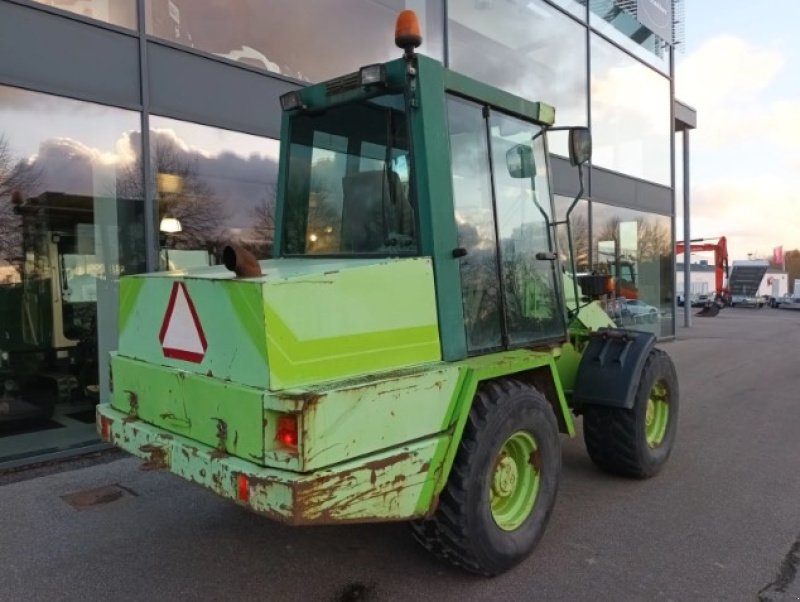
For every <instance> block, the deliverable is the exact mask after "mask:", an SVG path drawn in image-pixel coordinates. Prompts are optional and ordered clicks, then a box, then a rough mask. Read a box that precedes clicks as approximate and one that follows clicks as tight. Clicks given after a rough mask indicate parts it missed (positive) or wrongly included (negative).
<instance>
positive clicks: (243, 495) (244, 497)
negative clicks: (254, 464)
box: [236, 474, 250, 502]
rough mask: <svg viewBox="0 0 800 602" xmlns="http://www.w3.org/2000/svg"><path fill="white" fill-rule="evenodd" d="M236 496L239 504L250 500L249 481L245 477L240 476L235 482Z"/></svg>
mask: <svg viewBox="0 0 800 602" xmlns="http://www.w3.org/2000/svg"><path fill="white" fill-rule="evenodd" d="M236 485H237V487H236V494H237V496H238V497H239V501H240V502H247V501H249V500H250V481H249V480H248V478H247V475H243V474H240V475H239V478H238V479H237V482H236Z"/></svg>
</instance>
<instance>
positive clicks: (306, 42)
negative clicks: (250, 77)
mask: <svg viewBox="0 0 800 602" xmlns="http://www.w3.org/2000/svg"><path fill="white" fill-rule="evenodd" d="M146 7H147V12H146V14H147V33H149V34H151V35H154V36H156V37H159V38H162V39H165V40H168V41H170V42H175V43H178V44H183V45H186V46H190V47H192V48H197V49H198V50H203V51H205V52H210V53H212V54H216V55H217V56H220V57H224V58H227V59H231V60H234V61H238V62H241V63H244V64H246V65H249V66H251V67H256V68H258V69H265V70H267V71H271V72H273V73H280V74H282V75H286V76H288V77H292V78H295V79H299V80H303V81H311V82H316V81H322V80H325V79H328V78H331V77H335V76H339V75H343V74H345V73H350V72H353V71H355V70H357V69H358V68H359V67H360V66H362V65H368V64H370V63H375V62H384V61H387V60H389V59H394V58H399V57H400V56H401V54H402V51H400V50H399V49H398V48H397V47H396V46H395V44H394V25H395V20H396V18H397V15H398V14H399V13H400V11H402V10H404V9H406V8H409V9H413V10H415V11H416V12H417V15H418V17H419V19H420V25H421V27H422V36H423V44H422V47H421V48H420V51H421V52H423V53H424V54H426V55H428V56H433V57H435V58H441V57H442V32H443V30H444V28H443V26H442V19H443V17H442V15H443V12H444V9H443V7H442V0H337V1H336V2H317V1H315V0H293V1H292V2H286V1H285V0H237V1H236V2H230V1H229V0H147V2H146Z"/></svg>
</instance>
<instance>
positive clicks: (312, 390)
mask: <svg viewBox="0 0 800 602" xmlns="http://www.w3.org/2000/svg"><path fill="white" fill-rule="evenodd" d="M408 18H409V17H408V15H407V14H405V13H403V14H401V19H400V22H399V25H400V26H399V27H398V45H399V46H400V47H401V48H404V49H405V53H404V55H403V56H402V57H401V58H399V59H397V60H394V61H390V62H387V63H385V64H375V65H368V66H365V67H362V68H361V69H360V70H359V71H358V72H356V73H352V74H348V75H345V76H342V77H339V78H336V79H333V80H330V81H326V82H323V83H320V84H316V85H312V86H309V87H307V88H304V89H301V90H298V91H295V92H291V93H288V94H286V95H284V96H283V97H282V98H281V105H282V110H283V122H282V132H281V156H280V170H279V181H278V196H277V210H276V216H275V219H276V240H275V247H274V248H275V258H274V259H270V260H265V261H256V260H255V259H254V258H253V257H252V256H250V255H249V254H247V253H246V252H244V251H243V250H242V249H241V248H240V247H238V246H237V245H235V244H232V245H231V246H230V247H228V248H227V249H226V250H225V253H224V257H223V259H224V263H225V267H223V266H219V267H213V268H203V269H197V270H188V271H172V272H169V273H156V274H146V275H140V276H132V277H127V278H123V279H122V284H121V292H120V316H119V325H120V332H119V348H118V351H117V352H115V353H114V354H113V357H112V373H113V394H112V401H111V403H110V404H107V405H106V404H101V405H100V406H98V410H97V426H98V429H99V431H100V433H101V435H102V438H103V439H104V440H105V441H109V442H111V443H113V444H114V445H117V446H119V447H121V448H123V449H125V450H127V451H129V452H130V453H132V454H134V455H136V456H139V457H141V458H143V459H144V460H145V462H146V464H147V466H149V467H151V468H164V469H167V470H169V471H170V472H172V473H174V474H176V475H178V476H181V477H183V478H184V479H187V480H189V481H192V482H195V483H197V484H199V485H202V486H204V487H206V488H208V489H211V490H212V491H214V492H216V493H218V494H219V495H221V496H224V497H226V498H229V499H230V500H232V501H234V502H235V503H237V504H240V505H242V506H245V507H247V508H249V509H250V510H252V511H254V512H257V513H260V514H263V515H265V516H267V517H269V518H272V519H274V520H277V521H281V522H284V523H288V524H292V525H309V524H331V523H347V522H367V521H370V522H372V521H408V522H409V523H410V524H411V526H412V531H413V533H414V536H415V537H416V538H417V539H418V540H419V541H420V542H421V543H422V545H423V546H425V547H426V548H428V549H429V550H431V551H432V552H433V553H434V554H436V555H437V556H439V557H441V558H442V559H444V560H446V561H447V562H449V563H452V564H455V565H457V566H460V567H462V568H464V569H466V570H468V571H471V572H475V573H478V574H482V575H487V576H490V575H496V574H498V573H501V572H503V571H505V570H507V569H509V568H510V567H512V566H514V565H515V564H516V563H518V562H520V561H521V560H522V559H524V558H525V557H526V556H527V555H528V554H529V553H530V552H531V550H532V549H533V548H534V546H535V545H536V543H537V542H538V540H539V539H540V538H541V536H542V534H543V532H544V529H545V526H546V524H547V521H548V518H549V516H550V513H551V511H552V509H553V506H554V503H555V499H556V494H557V490H558V484H559V473H560V470H561V451H560V443H559V433H563V434H565V435H567V436H574V434H575V427H574V421H573V416H575V415H582V416H583V419H584V429H583V430H584V437H585V440H586V446H587V449H588V451H589V454H590V456H591V458H592V460H593V461H594V462H595V464H597V465H598V466H599V467H600V468H601V469H603V470H606V471H609V472H611V473H615V474H620V475H626V476H629V477H634V478H646V477H650V476H652V475H654V474H656V473H657V472H658V471H659V469H660V468H661V467H662V466H663V465H664V463H665V462H666V460H667V458H668V456H669V454H670V450H671V449H672V446H673V442H674V439H675V430H676V425H677V416H678V385H677V379H676V375H675V370H674V367H673V365H672V362H671V361H670V359H669V357H668V356H667V355H666V354H665V353H664V352H663V351H661V350H659V349H656V348H655V346H654V343H655V337H654V335H652V334H650V333H644V332H637V331H633V330H624V329H618V328H616V327H615V326H614V324H613V322H612V321H611V320H610V319H609V318H608V316H607V315H606V313H605V311H604V310H603V308H602V306H601V301H602V299H603V296H604V295H605V294H606V291H607V290H608V280H607V278H606V277H602V276H591V275H589V276H582V277H580V282H578V281H577V278H576V277H575V268H574V261H573V260H572V259H568V260H567V261H565V262H564V265H562V262H561V260H560V257H561V254H562V253H561V252H560V250H559V249H557V248H555V246H554V245H555V241H556V240H557V236H556V230H557V229H558V228H560V227H566V228H567V229H568V228H569V220H568V219H566V220H562V221H558V220H556V219H555V217H554V215H553V212H554V210H553V199H552V195H551V191H550V174H549V163H548V156H549V155H548V151H547V136H548V131H549V130H550V129H552V125H553V123H554V118H555V111H554V109H553V108H552V107H550V106H547V105H546V104H544V103H540V102H531V101H528V100H524V99H522V98H519V97H516V96H513V95H511V94H508V93H506V92H503V91H501V90H498V89H496V88H493V87H490V86H488V85H486V84H484V83H481V82H478V81H475V80H473V79H470V78H468V77H465V76H463V75H460V74H458V73H454V72H452V71H449V70H448V69H445V68H444V67H443V66H442V65H441V64H440V63H439V62H437V61H435V60H432V59H430V58H427V57H425V56H422V55H420V54H417V53H416V52H415V48H416V46H417V45H418V44H419V41H420V38H419V35H418V33H416V31H415V28H414V27H413V26H408V23H409V22H408V21H404V19H408ZM411 24H412V25H413V20H412V22H411ZM569 136H570V153H571V160H572V162H573V164H574V165H577V166H578V167H577V168H576V171H578V172H579V175H580V166H581V165H582V164H583V163H584V162H586V161H587V160H588V158H589V153H590V149H591V140H590V138H589V135H588V131H587V130H586V129H585V128H574V129H571V130H570V132H569ZM579 196H580V195H579ZM576 203H577V199H576V201H575V202H573V207H574V206H575V204H576ZM568 217H569V215H567V218H568ZM570 246H571V244H570ZM569 254H570V255H571V253H569Z"/></svg>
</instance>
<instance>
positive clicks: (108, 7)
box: [33, 0, 136, 29]
mask: <svg viewBox="0 0 800 602" xmlns="http://www.w3.org/2000/svg"><path fill="white" fill-rule="evenodd" d="M33 1H34V2H38V3H39V4H46V5H47V6H52V7H55V8H60V9H61V10H67V11H69V12H71V13H76V14H78V15H81V16H84V17H89V18H91V19H97V20H98V21H105V22H106V23H111V24H112V25H119V26H120V27H127V28H128V29H136V0H33Z"/></svg>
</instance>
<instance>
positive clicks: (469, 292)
mask: <svg viewBox="0 0 800 602" xmlns="http://www.w3.org/2000/svg"><path fill="white" fill-rule="evenodd" d="M447 112H448V124H449V132H450V153H451V157H452V174H453V202H454V205H455V218H456V225H457V227H458V246H459V247H461V248H463V249H464V250H465V251H466V252H467V253H466V255H465V256H464V257H462V258H461V259H460V260H459V261H460V263H461V290H462V299H463V304H464V327H465V329H466V334H467V349H468V350H469V351H470V352H475V351H481V350H486V349H491V348H496V347H500V346H501V345H502V344H503V340H502V334H501V329H500V278H499V276H498V273H497V268H498V264H497V238H496V236H495V223H494V212H493V210H492V179H491V171H490V169H489V145H488V142H487V139H486V121H485V119H484V118H483V109H482V107H480V106H479V105H476V104H474V103H470V102H467V101H464V100H460V99H457V98H453V97H450V98H448V100H447Z"/></svg>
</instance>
